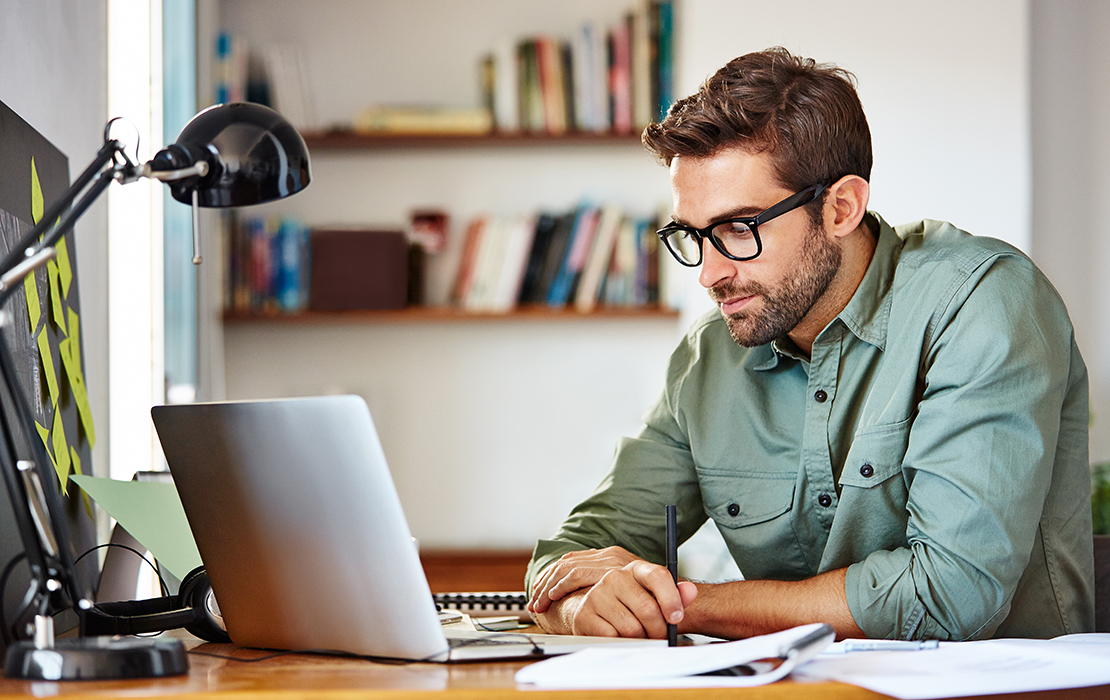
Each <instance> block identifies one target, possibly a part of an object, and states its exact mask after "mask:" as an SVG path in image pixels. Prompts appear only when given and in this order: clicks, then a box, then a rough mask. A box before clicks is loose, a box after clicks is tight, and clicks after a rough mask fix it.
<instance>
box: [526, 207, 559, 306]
mask: <svg viewBox="0 0 1110 700" xmlns="http://www.w3.org/2000/svg"><path fill="white" fill-rule="evenodd" d="M558 223H559V217H558V216H556V215H555V214H551V213H547V212H541V213H540V214H538V215H537V216H536V218H535V224H534V231H533V232H532V247H531V250H529V252H528V263H527V265H526V266H525V269H524V277H523V279H522V280H521V284H520V291H519V292H518V293H517V303H518V304H534V303H537V302H539V301H540V297H539V293H538V292H537V289H538V288H539V277H540V274H541V271H542V270H543V263H544V259H545V258H546V256H547V252H548V249H549V248H550V247H551V236H552V233H553V232H554V230H555V226H556V225H558Z"/></svg>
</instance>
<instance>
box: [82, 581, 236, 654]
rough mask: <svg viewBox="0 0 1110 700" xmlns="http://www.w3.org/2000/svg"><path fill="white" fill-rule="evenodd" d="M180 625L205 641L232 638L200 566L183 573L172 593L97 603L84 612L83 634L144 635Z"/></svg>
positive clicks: (228, 639) (221, 640)
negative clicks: (174, 591) (164, 595)
mask: <svg viewBox="0 0 1110 700" xmlns="http://www.w3.org/2000/svg"><path fill="white" fill-rule="evenodd" d="M179 627H184V628H185V629H186V631H188V632H190V633H191V634H193V635H194V636H197V637H200V638H201V639H203V640H205V641H208V642H230V641H231V637H229V636H228V634H227V630H226V629H225V628H224V622H223V617H222V616H221V615H220V608H219V606H218V605H217V604H216V597H215V596H214V595H213V594H212V583H211V581H209V579H208V572H206V571H205V570H204V567H203V566H198V567H197V568H195V569H193V570H192V571H190V572H189V573H188V574H186V575H185V578H184V579H182V581H181V587H180V588H179V589H178V593H177V595H175V596H167V597H165V598H151V599H149V600H129V601H119V602H114V603H97V604H96V605H94V606H93V607H92V608H90V609H88V610H86V611H85V620H84V633H85V634H86V635H91V636H99V635H114V634H147V633H150V632H162V631H165V630H171V629H177V628H179Z"/></svg>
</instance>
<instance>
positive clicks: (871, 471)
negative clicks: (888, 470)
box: [859, 464, 875, 479]
mask: <svg viewBox="0 0 1110 700" xmlns="http://www.w3.org/2000/svg"><path fill="white" fill-rule="evenodd" d="M859 473H860V474H862V475H863V476H865V477H867V478H869V479H870V478H871V477H873V476H875V467H872V466H871V465H870V464H865V465H863V466H862V467H860V468H859Z"/></svg>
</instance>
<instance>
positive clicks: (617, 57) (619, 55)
mask: <svg viewBox="0 0 1110 700" xmlns="http://www.w3.org/2000/svg"><path fill="white" fill-rule="evenodd" d="M629 41H630V37H629V33H628V22H627V21H625V22H618V23H617V25H616V26H615V27H614V28H613V31H612V32H611V33H610V40H609V42H610V45H611V47H612V48H611V50H610V53H611V57H610V62H609V93H610V101H611V104H612V113H613V131H615V132H617V133H618V134H627V133H630V132H631V131H632V76H631V67H632V66H631V62H630V58H631V57H630V53H629V47H630V44H629Z"/></svg>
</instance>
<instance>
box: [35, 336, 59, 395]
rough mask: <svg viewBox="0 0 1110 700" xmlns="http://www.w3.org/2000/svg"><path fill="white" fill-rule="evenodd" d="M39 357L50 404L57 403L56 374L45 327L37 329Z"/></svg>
mask: <svg viewBox="0 0 1110 700" xmlns="http://www.w3.org/2000/svg"><path fill="white" fill-rule="evenodd" d="M38 346H39V359H40V360H42V370H43V373H44V374H45V375H46V388H47V390H48V391H49V392H50V403H51V405H57V403H58V375H57V374H56V373H55V371H54V355H53V353H51V352H50V339H49V338H47V337H46V329H45V328H43V329H42V330H41V331H39V337H38Z"/></svg>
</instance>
